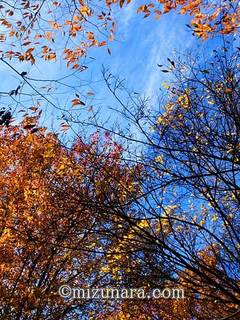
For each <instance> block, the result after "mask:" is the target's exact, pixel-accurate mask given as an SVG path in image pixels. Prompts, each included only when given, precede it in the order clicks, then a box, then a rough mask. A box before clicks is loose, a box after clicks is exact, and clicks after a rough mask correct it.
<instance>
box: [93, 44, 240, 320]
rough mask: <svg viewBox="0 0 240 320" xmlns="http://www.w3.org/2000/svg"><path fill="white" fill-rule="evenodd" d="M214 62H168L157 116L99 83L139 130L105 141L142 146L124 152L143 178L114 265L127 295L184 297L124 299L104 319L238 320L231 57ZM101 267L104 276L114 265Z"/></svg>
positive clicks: (234, 70) (235, 78)
mask: <svg viewBox="0 0 240 320" xmlns="http://www.w3.org/2000/svg"><path fill="white" fill-rule="evenodd" d="M214 54H215V56H214V57H213V59H212V60H211V61H208V62H199V61H200V60H199V58H198V57H197V58H193V57H188V60H187V61H182V60H180V61H173V60H170V59H169V69H168V71H169V72H172V74H173V77H174V78H173V80H172V81H171V83H170V84H164V86H165V89H164V90H165V92H166V96H167V98H163V99H162V104H161V110H162V112H161V114H157V115H156V113H155V114H154V112H153V114H149V112H148V113H147V112H145V109H146V105H145V106H144V105H143V103H144V100H143V99H142V98H141V96H140V97H137V98H135V96H136V95H134V94H133V95H132V94H131V93H130V94H129V95H128V101H130V102H131V101H132V108H131V107H130V103H128V105H127V106H126V105H125V104H124V100H122V99H123V98H122V97H123V94H122V91H121V92H120V93H119V89H122V88H120V86H118V85H117V84H116V82H114V80H113V77H112V76H110V77H109V76H107V75H105V79H106V81H107V83H108V86H109V88H110V90H111V92H112V93H113V94H114V95H115V97H116V98H117V99H118V101H119V102H120V105H121V106H122V110H120V112H121V114H125V116H126V117H127V119H128V121H131V123H133V124H135V128H136V129H137V130H138V131H139V134H138V135H137V137H138V138H136V137H134V136H133V135H130V134H128V133H127V132H125V133H124V132H123V131H116V130H114V129H112V130H111V131H112V134H113V135H115V136H121V138H122V139H123V140H124V139H125V141H126V143H131V142H134V143H138V144H139V145H142V146H143V152H142V153H139V149H138V152H137V153H136V154H135V156H134V155H133V150H132V149H131V155H130V156H129V157H130V159H131V161H136V162H138V163H139V162H140V163H141V165H142V167H143V171H144V173H145V178H144V180H142V181H141V182H140V181H139V185H140V186H141V188H140V189H141V191H142V193H141V195H140V196H138V197H137V198H135V210H136V212H137V216H136V217H135V218H134V219H133V218H131V217H129V216H128V213H126V215H121V217H122V218H123V220H125V221H126V223H128V225H129V228H128V231H127V235H125V237H123V239H125V241H124V242H125V246H124V245H123V247H122V250H124V248H131V252H132V253H131V254H129V256H127V260H126V255H125V256H124V258H122V259H120V262H119V261H118V265H119V266H120V268H121V270H126V273H127V275H126V274H124V277H123V278H124V279H125V281H126V283H131V284H132V286H133V287H134V286H136V287H137V286H139V285H140V286H145V285H146V286H148V288H156V287H162V286H164V285H165V286H169V285H170V286H173V287H174V286H176V287H179V286H180V287H181V286H183V287H184V288H185V292H186V297H187V300H185V301H176V302H169V301H167V302H165V301H164V302H163V301H160V302H159V301H153V302H152V301H151V302H149V301H143V302H142V301H140V302H137V303H135V302H132V301H130V302H129V301H126V302H125V301H124V302H123V303H119V304H118V305H117V306H116V310H115V311H114V313H110V319H111V317H113V316H115V317H116V319H121V316H125V317H130V318H133V319H135V318H138V317H139V315H141V314H142V313H143V312H144V314H146V315H149V317H150V318H151V317H156V319H159V318H163V319H177V317H179V319H182V318H185V319H192V317H194V318H195V319H199V320H200V319H220V318H221V317H222V318H223V319H230V318H232V319H237V318H238V317H239V312H240V311H239V297H240V295H239V294H240V288H239V283H240V282H239V280H240V279H239V268H240V259H239V236H240V233H239V232H240V229H239V171H240V167H239V159H240V155H239V145H240V144H239V143H240V142H239V137H240V135H239V130H240V127H239V92H240V88H239V68H238V65H239V55H240V52H239V49H238V48H234V49H231V50H230V49H228V48H226V47H224V48H220V49H219V51H216V50H215V51H214ZM164 70H167V69H164ZM216 71H217V72H216ZM116 81H117V82H118V80H116ZM148 110H149V108H148ZM140 113H141V117H139V115H140ZM99 127H103V126H102V125H101V124H99ZM149 128H150V129H149ZM105 129H106V128H105ZM139 137H140V138H139ZM144 150H147V151H144ZM121 243H122V242H121ZM114 248H116V243H115V244H114ZM120 251H121V250H120ZM129 251H130V250H129ZM119 254H120V255H121V252H119ZM133 257H134V258H133ZM116 259H117V260H118V257H116ZM115 261H116V260H115ZM130 261H132V262H133V261H135V265H134V269H133V267H132V266H131V267H130V269H129V262H130ZM121 262H122V264H121ZM161 262H162V264H161ZM108 266H109V268H110V269H111V266H113V269H112V271H111V273H112V274H113V272H114V257H113V258H111V261H110V262H109V263H108ZM164 266H165V267H166V268H164ZM166 270H168V272H166ZM169 270H171V272H169ZM155 271H156V272H155ZM123 272H124V271H123ZM131 279H132V282H131ZM139 281H140V283H141V284H140V283H139ZM133 284H134V285H133ZM133 304H134V305H135V308H131V306H132V305H133ZM159 305H161V306H163V307H162V308H159ZM165 307H166V309H165ZM167 308H172V309H171V313H170V315H169V314H168V311H167ZM143 310H144V311H143ZM147 310H149V313H147Z"/></svg>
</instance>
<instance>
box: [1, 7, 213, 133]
mask: <svg viewBox="0 0 240 320" xmlns="http://www.w3.org/2000/svg"><path fill="white" fill-rule="evenodd" d="M136 9H137V8H136V5H134V2H133V3H131V4H130V5H128V6H126V7H125V8H123V9H122V10H119V9H117V7H116V12H115V13H114V14H115V17H116V21H117V33H116V37H115V40H114V41H113V42H111V43H110V45H109V48H110V49H111V52H112V53H111V55H109V53H108V52H107V48H106V47H101V48H91V49H90V50H89V53H88V54H89V57H93V58H94V59H89V58H88V59H87V61H83V64H85V63H86V64H88V67H89V68H88V70H87V71H84V72H82V73H78V74H76V77H69V78H67V80H64V82H65V83H67V85H69V86H76V85H78V86H79V90H78V91H77V93H78V94H79V95H80V96H81V98H83V100H84V101H85V102H86V104H87V106H88V107H89V106H90V105H93V107H94V108H95V107H96V108H98V107H99V106H101V116H102V117H103V119H108V118H110V119H111V121H114V120H116V119H117V115H116V114H112V111H110V110H109V108H108V107H109V106H113V105H114V104H115V103H116V101H114V99H113V98H112V97H111V96H110V94H109V92H108V90H107V89H106V86H105V85H104V83H103V81H102V74H101V70H102V66H103V65H104V67H105V68H107V69H109V71H110V72H111V73H112V74H114V75H117V76H119V77H121V78H124V79H125V81H126V84H127V87H128V88H129V89H130V90H133V91H136V92H140V93H141V94H145V95H147V96H149V97H150V98H152V101H153V105H154V101H155V100H154V99H155V98H156V96H157V93H158V89H159V87H161V85H162V82H163V81H164V80H167V79H168V75H166V74H163V73H162V72H160V69H159V67H157V64H164V63H166V59H167V57H170V58H173V57H174V56H176V55H178V54H183V53H185V52H186V51H187V50H188V51H193V52H194V51H197V50H199V49H201V50H203V51H206V50H208V47H209V46H210V45H211V47H213V46H214V45H216V44H217V43H218V41H217V40H216V41H214V40H211V41H202V40H199V39H197V38H196V37H194V36H192V34H191V30H190V29H189V28H188V27H187V26H186V24H189V22H190V18H189V17H187V16H183V15H179V14H177V13H176V12H172V13H168V14H167V15H163V16H162V17H161V18H160V20H156V19H155V18H154V17H153V16H152V17H151V16H150V17H148V18H146V19H144V18H143V16H142V15H141V14H136ZM14 66H15V67H16V68H17V70H19V71H20V72H22V71H25V70H27V71H28V76H29V77H30V78H36V79H39V78H40V79H56V78H60V77H64V76H66V75H68V74H70V70H68V69H67V68H66V65H65V61H62V60H58V61H57V62H47V63H45V62H42V61H41V62H39V61H37V62H36V64H35V65H33V66H29V65H26V64H25V63H19V62H16V63H14ZM0 68H1V74H2V80H1V83H0V91H4V92H5V91H7V92H8V91H10V90H12V89H15V88H16V87H17V85H18V84H19V83H20V81H21V78H20V77H19V76H18V75H16V73H14V72H13V71H11V70H10V69H9V68H8V67H6V66H5V65H3V64H1V65H0ZM32 83H33V84H34V85H35V84H36V86H37V88H38V90H39V91H41V85H42V84H41V83H40V84H39V83H38V82H32ZM44 85H45V84H44ZM88 91H91V92H94V96H93V97H92V96H88V95H86V92H88ZM24 92H25V93H31V92H32V89H30V88H29V87H28V86H25V87H24ZM75 93H76V90H73V89H72V88H70V87H60V88H58V89H57V88H56V89H55V88H54V87H53V88H52V93H49V96H48V100H49V101H52V102H53V103H56V104H57V105H58V106H59V107H60V108H63V109H65V108H68V109H69V108H70V110H71V100H72V99H73V98H74V97H75ZM35 100H36V99H35V97H34V96H32V97H28V96H26V98H23V97H21V103H22V107H23V108H24V107H26V106H27V107H30V106H31V105H34V104H35V103H36V101H35ZM39 100H41V98H40V99H39ZM0 102H1V103H3V104H6V106H13V104H14V102H13V101H11V99H10V100H9V97H8V96H5V97H1V101H0ZM42 104H43V106H46V107H44V108H43V110H44V113H43V114H44V117H43V120H44V123H45V125H46V124H47V126H48V127H49V128H54V129H56V128H57V126H58V124H59V123H60V122H61V120H57V118H60V117H61V115H62V111H61V110H56V109H55V108H53V107H52V106H51V105H50V104H49V103H47V102H46V101H42ZM18 108H21V106H20V105H19V106H18ZM73 112H74V114H75V115H77V116H78V117H86V116H88V112H85V111H84V108H82V107H79V108H76V109H74V111H73ZM17 117H18V116H17ZM109 124H110V123H109ZM77 130H78V129H77Z"/></svg>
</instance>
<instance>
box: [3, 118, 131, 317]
mask: <svg viewBox="0 0 240 320" xmlns="http://www.w3.org/2000/svg"><path fill="white" fill-rule="evenodd" d="M34 121H35V125H36V126H37V123H36V119H32V118H26V119H24V121H23V123H22V124H21V126H9V127H5V126H1V134H0V146H1V161H0V163H1V164H0V166H1V168H0V172H1V175H0V185H1V188H0V189H1V195H0V210H1V236H0V248H1V250H0V252H1V259H0V260H1V263H0V279H1V285H0V292H1V295H0V296H1V298H0V300H1V303H0V304H1V311H0V312H1V319H72V318H73V317H74V316H75V317H77V315H82V316H84V315H86V314H87V313H88V312H89V310H91V308H90V307H91V305H93V303H94V301H93V302H92V301H90V302H89V301H78V300H77V301H74V300H70V301H69V300H64V299H63V298H62V297H61V296H60V295H59V293H58V289H59V287H60V285H62V284H65V285H66V284H68V285H70V286H72V287H74V286H78V287H81V288H86V287H91V286H97V285H100V283H101V285H102V286H104V284H105V282H106V281H105V279H104V277H103V275H102V274H101V273H100V272H99V270H100V268H101V263H102V262H101V261H102V256H103V255H104V253H105V248H104V243H105V242H106V241H105V240H104V238H105V236H104V234H105V232H107V229H108V228H114V225H116V223H117V222H114V220H113V219H112V217H111V213H112V211H114V210H116V207H118V206H123V205H124V203H125V202H128V201H130V198H131V197H130V196H129V195H130V193H132V195H133V194H135V193H136V192H137V190H136V189H135V188H132V190H131V192H130V193H129V192H128V193H126V190H127V189H128V187H129V185H131V183H133V178H134V175H133V174H135V173H134V172H135V169H134V168H131V170H130V168H129V169H128V168H127V167H124V166H123V165H122V163H121V162H122V160H121V157H122V156H121V154H122V148H121V146H120V145H118V144H116V143H113V142H111V141H110V140H108V139H107V138H106V139H105V142H104V141H103V139H102V142H101V139H100V137H99V136H98V134H97V133H96V134H94V135H92V137H91V141H90V143H89V144H87V143H84V142H83V141H81V140H80V139H78V140H77V141H75V143H74V145H73V147H72V148H70V149H67V148H66V147H63V146H62V145H61V143H60V141H59V140H58V138H57V136H56V135H54V134H52V133H47V132H46V129H44V128H39V127H38V128H37V129H38V130H34V132H32V128H29V127H28V128H26V126H27V123H28V124H29V122H31V123H33V122H34ZM24 128H25V129H24ZM136 170H137V169H136ZM105 245H107V244H105ZM98 307H100V306H98Z"/></svg>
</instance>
